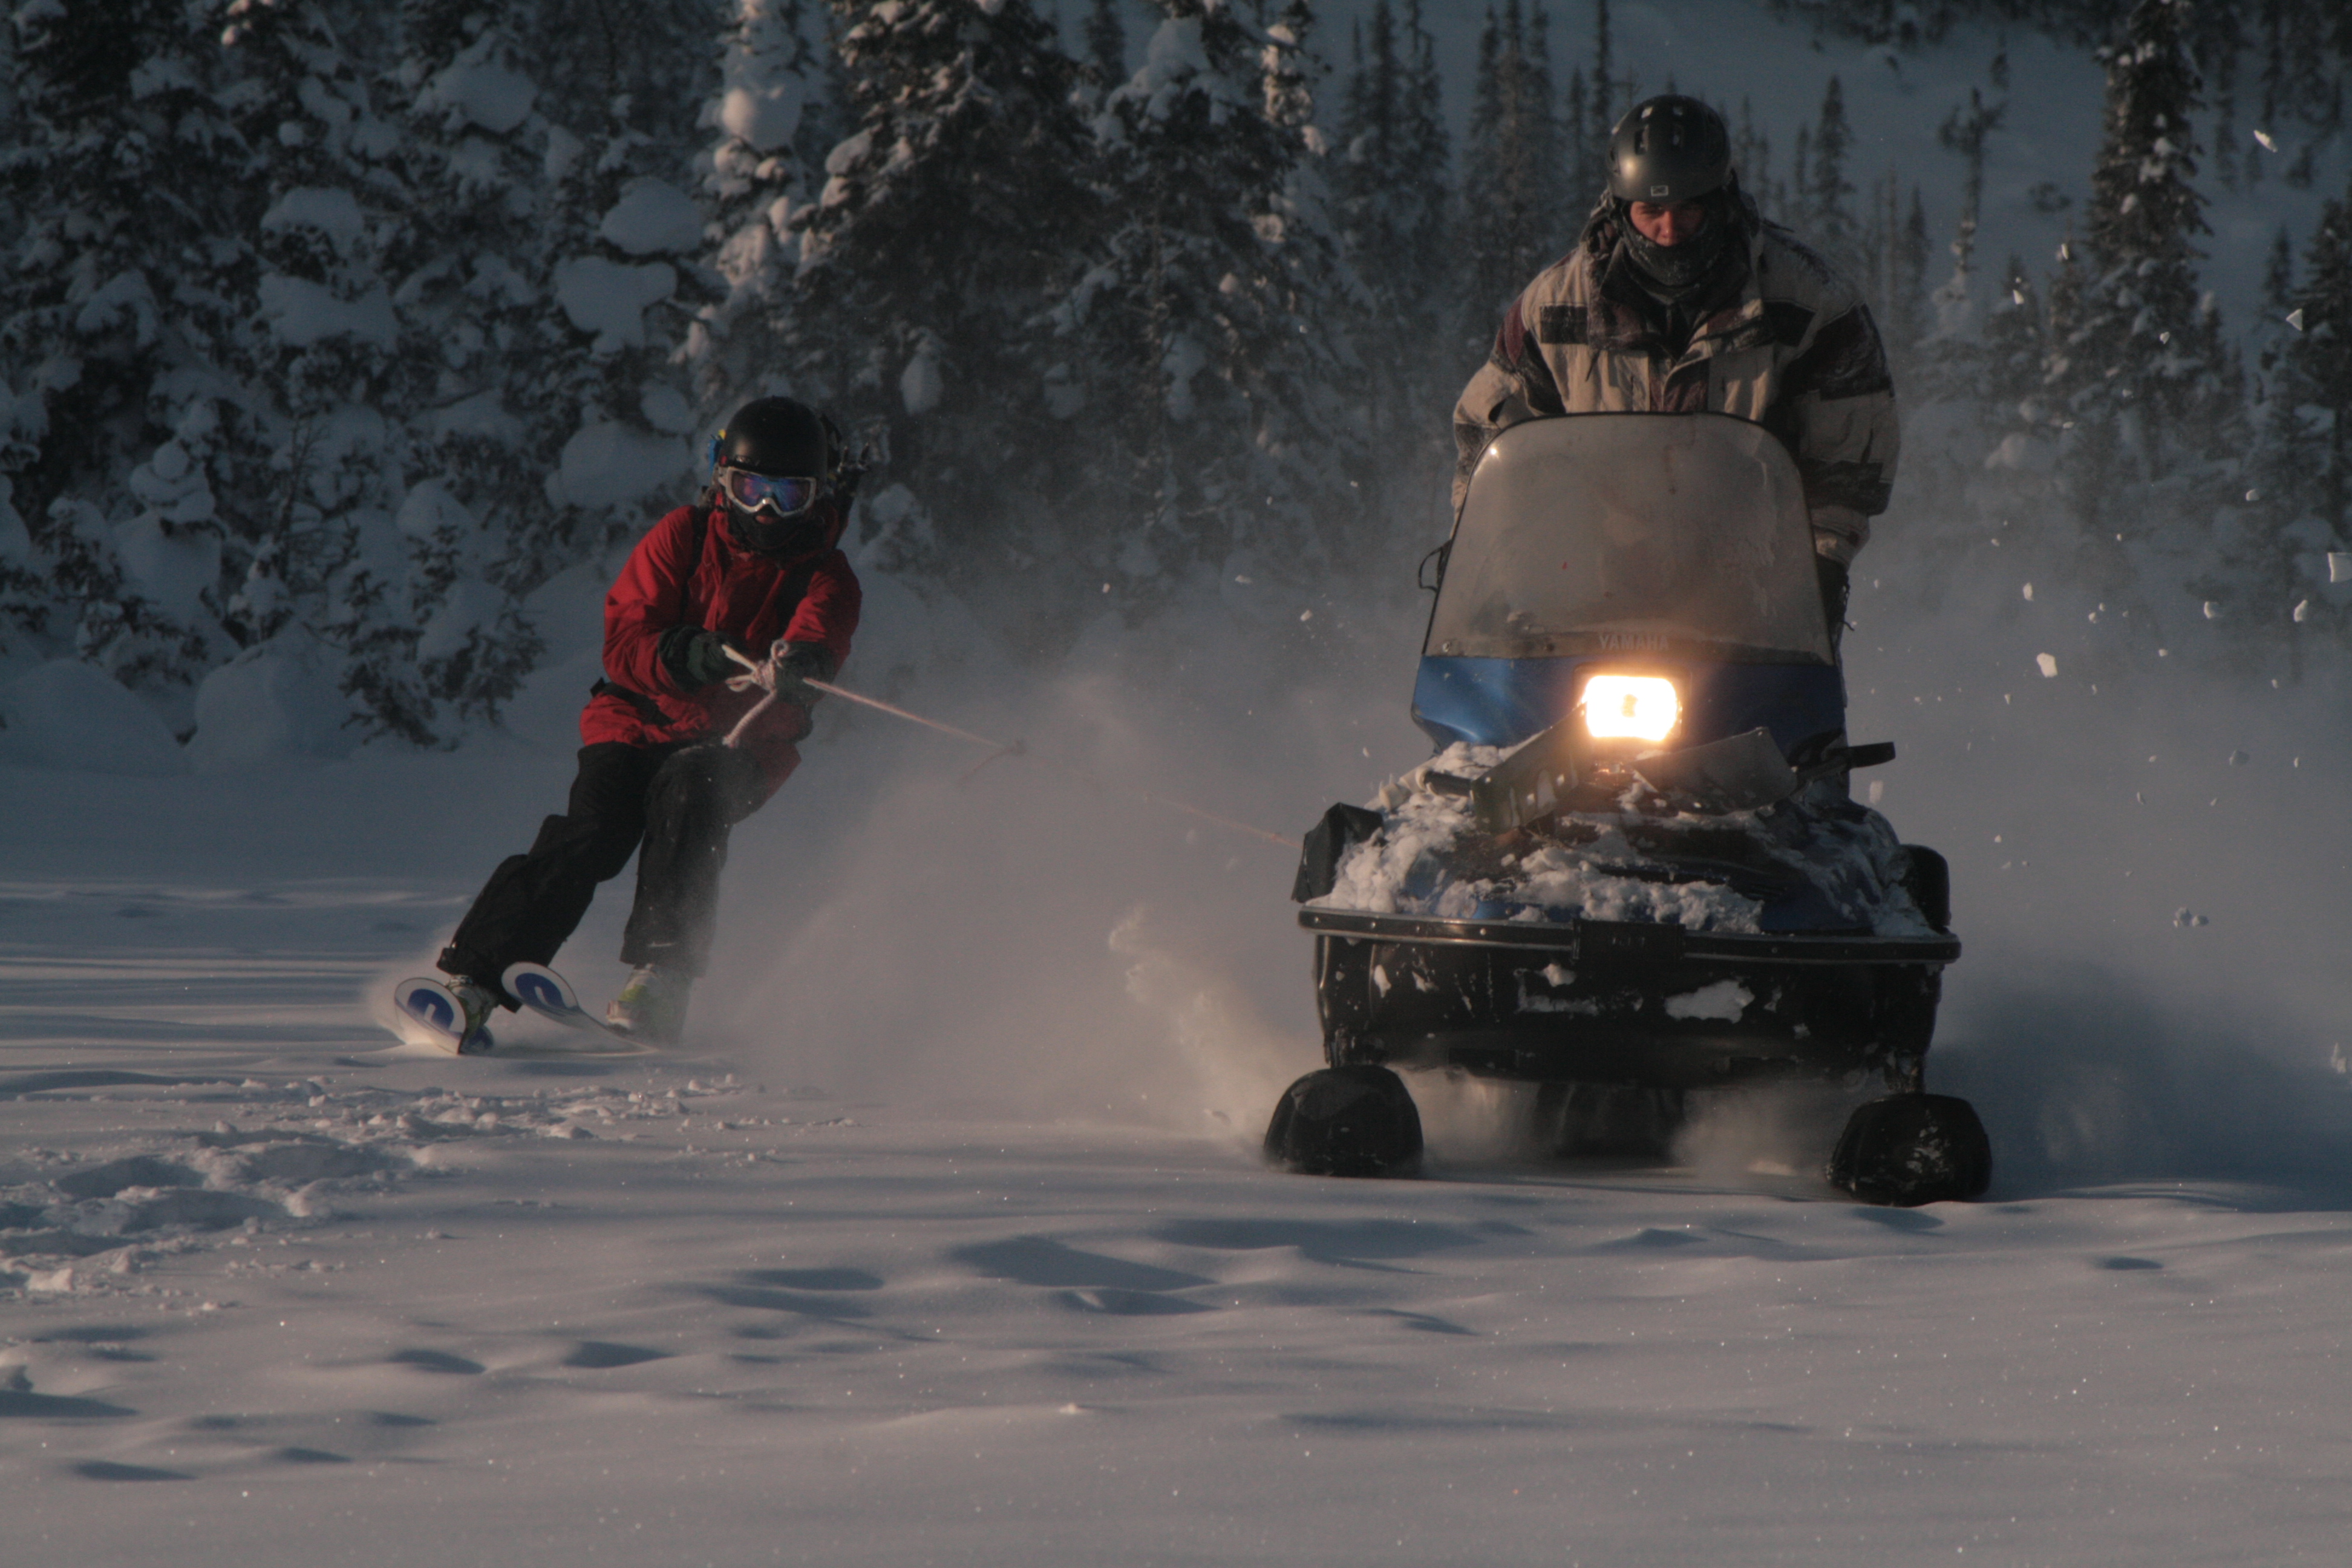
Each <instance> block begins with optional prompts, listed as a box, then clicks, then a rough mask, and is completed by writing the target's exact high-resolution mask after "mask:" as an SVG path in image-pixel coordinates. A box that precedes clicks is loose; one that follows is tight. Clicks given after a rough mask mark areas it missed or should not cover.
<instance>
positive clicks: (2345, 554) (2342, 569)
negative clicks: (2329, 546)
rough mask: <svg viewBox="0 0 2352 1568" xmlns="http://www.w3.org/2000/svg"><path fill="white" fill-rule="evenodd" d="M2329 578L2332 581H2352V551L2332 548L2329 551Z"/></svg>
mask: <svg viewBox="0 0 2352 1568" xmlns="http://www.w3.org/2000/svg"><path fill="white" fill-rule="evenodd" d="M2327 580H2328V581H2329V582H2331V583H2352V551H2344V550H2331V551H2329V552H2327Z"/></svg>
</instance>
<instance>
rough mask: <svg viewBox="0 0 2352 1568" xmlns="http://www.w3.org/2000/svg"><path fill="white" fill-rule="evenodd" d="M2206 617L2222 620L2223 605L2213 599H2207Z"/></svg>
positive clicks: (2210, 619) (2211, 619) (2212, 619)
mask: <svg viewBox="0 0 2352 1568" xmlns="http://www.w3.org/2000/svg"><path fill="white" fill-rule="evenodd" d="M2205 618H2206V619H2207V620H2209V621H2218V620H2220V619H2221V605H2219V604H2217V603H2215V602H2214V601H2213V600H2211V599H2208V600H2206V601H2205Z"/></svg>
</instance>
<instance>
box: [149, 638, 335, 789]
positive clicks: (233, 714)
mask: <svg viewBox="0 0 2352 1568" xmlns="http://www.w3.org/2000/svg"><path fill="white" fill-rule="evenodd" d="M326 654H327V650H325V649H322V648H321V647H319V646H318V643H317V641H316V640H315V639H314V638H312V637H310V635H309V634H308V633H305V632H302V631H299V630H293V629H289V630H288V631H287V632H284V633H282V634H280V635H279V636H278V637H275V638H273V639H272V640H271V641H269V642H267V643H264V644H262V645H261V646H259V647H251V648H247V650H245V652H243V653H241V654H239V655H238V656H237V657H236V658H234V659H232V660H230V661H229V662H228V663H226V664H225V665H222V666H221V667H220V668H218V669H215V670H214V671H213V672H212V673H211V674H210V675H207V676H205V679H204V684H203V685H202V686H200V687H198V688H197V689H196V706H195V721H196V730H195V733H194V735H192V736H190V737H189V739H188V746H187V753H188V759H189V761H190V762H191V763H194V766H195V768H196V770H197V771H198V772H199V773H247V772H252V771H255V770H257V769H262V768H268V767H276V766H283V765H284V764H285V763H287V762H288V761H289V760H290V759H294V758H300V757H331V756H341V755H343V754H345V753H348V752H350V751H351V749H352V742H353V735H352V731H350V730H349V729H348V728H347V727H346V721H348V720H349V719H350V718H351V717H352V705H351V701H350V700H349V699H348V698H346V697H344V696H343V694H342V693H341V692H340V691H338V690H336V689H335V683H334V679H333V678H332V676H331V673H330V670H329V664H328V659H327V657H326Z"/></svg>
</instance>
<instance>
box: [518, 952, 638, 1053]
mask: <svg viewBox="0 0 2352 1568" xmlns="http://www.w3.org/2000/svg"><path fill="white" fill-rule="evenodd" d="M500 981H501V983H502V984H504V985H505V986H506V988H507V994H508V995H509V996H511V997H513V998H514V999H515V1000H516V1001H518V1002H520V1003H521V1004H522V1005H524V1006H526V1007H528V1008H530V1010H531V1011H532V1012H534V1013H536V1014H538V1015H539V1016H541V1017H542V1018H548V1019H552V1020H553V1021H554V1022H556V1023H558V1024H561V1025H562V1026H564V1027H565V1028H567V1029H577V1030H579V1031H581V1032H582V1033H583V1034H588V1035H599V1036H602V1037H604V1039H606V1040H608V1041H610V1042H612V1045H613V1046H614V1047H615V1048H618V1049H621V1050H627V1051H646V1050H650V1049H651V1048H652V1047H649V1046H647V1045H646V1042H645V1041H643V1040H641V1039H639V1038H637V1037H635V1035H632V1034H630V1033H628V1032H627V1031H626V1030H624V1029H616V1028H614V1027H613V1026H611V1025H610V1024H607V1023H605V1022H604V1020H603V1019H602V1018H599V1017H597V1016H595V1015H594V1014H593V1013H591V1012H589V1011H588V1009H586V1008H585V1007H583V1006H582V1005H580V994H579V993H578V992H577V991H574V990H573V989H572V983H571V982H570V981H568V980H566V979H564V978H563V976H562V975H561V974H558V973H555V971H553V970H552V969H550V968H548V967H547V965H545V964H543V963H509V964H508V965H507V972H506V973H505V974H504V975H502V976H500Z"/></svg>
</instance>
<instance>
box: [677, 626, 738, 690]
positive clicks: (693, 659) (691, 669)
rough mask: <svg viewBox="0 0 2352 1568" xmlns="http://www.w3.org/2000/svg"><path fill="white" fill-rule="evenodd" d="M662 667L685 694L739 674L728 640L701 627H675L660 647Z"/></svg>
mask: <svg viewBox="0 0 2352 1568" xmlns="http://www.w3.org/2000/svg"><path fill="white" fill-rule="evenodd" d="M659 648H660V653H661V661H662V668H664V669H667V671H669V676H670V679H672V680H675V681H677V686H678V689H679V690H681V691H699V690H700V689H702V688H704V687H706V686H708V685H709V684H710V683H711V682H712V681H714V680H724V679H727V678H728V677H729V676H730V675H732V674H734V673H735V664H736V661H735V660H734V658H731V657H730V655H729V652H728V647H727V639H726V638H725V637H720V636H719V634H718V633H717V632H709V631H704V630H703V629H702V628H701V627H700V626H672V627H670V629H669V630H667V631H666V632H664V633H662V635H661V642H660V644H659Z"/></svg>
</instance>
